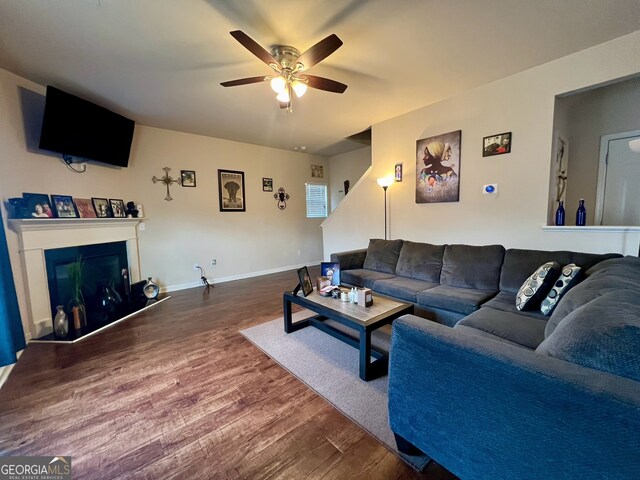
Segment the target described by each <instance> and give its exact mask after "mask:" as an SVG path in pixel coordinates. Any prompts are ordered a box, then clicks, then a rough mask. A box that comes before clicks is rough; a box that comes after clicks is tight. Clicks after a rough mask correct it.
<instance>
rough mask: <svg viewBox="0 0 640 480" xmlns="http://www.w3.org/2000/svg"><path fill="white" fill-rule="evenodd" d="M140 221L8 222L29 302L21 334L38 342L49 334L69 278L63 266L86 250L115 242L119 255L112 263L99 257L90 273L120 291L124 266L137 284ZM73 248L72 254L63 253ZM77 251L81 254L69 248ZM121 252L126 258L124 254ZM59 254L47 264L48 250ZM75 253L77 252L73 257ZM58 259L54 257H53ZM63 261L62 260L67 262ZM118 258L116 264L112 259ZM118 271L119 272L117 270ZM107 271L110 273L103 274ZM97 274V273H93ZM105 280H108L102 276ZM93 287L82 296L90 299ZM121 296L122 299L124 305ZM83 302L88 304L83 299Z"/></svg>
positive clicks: (101, 219)
mask: <svg viewBox="0 0 640 480" xmlns="http://www.w3.org/2000/svg"><path fill="white" fill-rule="evenodd" d="M142 220H143V219H139V218H100V219H62V218H59V219H58V218H47V219H12V220H9V225H10V226H11V228H12V230H14V231H15V232H16V233H17V234H18V237H19V243H20V257H21V263H22V277H23V280H24V290H25V294H26V300H27V315H28V322H27V323H28V326H29V328H28V330H27V331H26V332H25V333H26V335H27V338H28V339H29V340H31V339H36V338H41V337H43V336H46V335H47V334H50V333H51V332H52V331H53V323H52V318H53V314H54V312H55V307H56V305H61V304H64V302H65V300H64V299H63V298H62V297H63V296H65V295H66V293H65V289H67V288H68V278H65V276H66V272H65V271H66V270H67V269H66V268H65V266H64V264H65V262H67V264H68V261H74V260H75V259H76V258H77V252H79V251H81V249H82V248H85V247H86V248H88V249H89V250H88V252H90V253H92V252H94V249H96V250H95V251H99V250H100V249H102V248H103V247H105V246H107V248H110V247H108V246H109V245H111V244H114V243H117V244H119V247H118V249H119V251H120V253H117V254H114V256H113V258H111V259H110V260H108V259H104V258H101V255H100V254H97V257H98V258H97V259H96V260H95V262H96V264H94V265H93V266H92V267H91V271H92V272H94V273H91V272H89V275H93V276H100V277H101V276H103V275H104V276H109V277H110V279H111V280H114V285H115V287H116V291H118V293H124V283H123V281H122V277H121V276H119V275H120V274H121V269H122V268H124V266H126V265H128V271H129V279H130V281H131V283H135V282H140V280H141V275H140V256H139V253H138V228H137V227H138V224H140V223H141V222H142ZM68 248H71V250H67V249H68ZM73 248H78V249H80V250H72V249H73ZM122 248H124V254H123V253H122V251H123V250H122ZM56 250H60V251H61V252H62V254H61V257H60V259H61V260H60V259H59V260H60V263H59V264H58V265H57V266H56V262H58V260H53V264H52V266H50V267H48V266H47V257H50V256H51V255H52V254H51V253H50V252H51V251H54V252H55V251H56ZM74 252H75V253H74ZM55 256H56V255H55V254H53V257H55ZM65 258H66V260H65ZM116 258H117V260H116ZM51 268H52V269H53V274H54V275H53V277H54V278H56V279H57V280H56V284H52V283H51V282H50V279H49V275H48V270H50V269H51ZM117 269H120V271H118V272H116V270H117ZM106 271H110V272H111V273H108V274H107V273H105V272H106ZM96 272H97V273H96ZM104 280H107V279H106V278H105V279H104ZM92 288H93V287H87V289H86V290H85V288H83V290H82V291H83V294H84V293H85V292H86V293H87V295H88V296H90V295H93V294H94V292H92V291H91V289H92ZM124 300H125V298H124V297H123V301H124ZM85 302H87V303H88V302H89V300H88V299H87V298H85Z"/></svg>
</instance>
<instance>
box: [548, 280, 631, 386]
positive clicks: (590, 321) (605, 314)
mask: <svg viewBox="0 0 640 480" xmlns="http://www.w3.org/2000/svg"><path fill="white" fill-rule="evenodd" d="M639 346H640V296H639V295H638V293H637V292H632V291H631V290H625V289H622V290H617V291H609V292H607V293H604V294H603V295H600V296H599V297H598V298H596V299H595V300H592V301H590V302H587V303H586V304H584V305H582V306H581V307H578V308H576V309H575V310H574V311H572V312H571V313H569V314H568V315H567V316H566V317H564V318H563V319H562V320H561V321H560V323H559V324H558V326H557V327H556V328H555V330H554V331H553V333H552V334H551V335H549V336H548V337H547V338H546V339H545V340H544V342H542V343H541V344H540V346H539V347H538V348H537V349H536V352H538V353H541V354H545V355H549V356H551V357H555V358H559V359H561V360H565V361H567V362H572V363H577V364H579V365H582V366H585V367H589V368H595V369H597V370H602V371H605V372H610V373H613V374H615V375H619V376H622V377H626V378H630V379H632V380H635V381H640V355H638V349H639V348H640V347H639Z"/></svg>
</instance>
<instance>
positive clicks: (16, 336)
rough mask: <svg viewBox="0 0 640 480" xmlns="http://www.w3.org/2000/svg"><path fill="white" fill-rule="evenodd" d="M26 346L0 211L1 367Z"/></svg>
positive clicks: (14, 357) (13, 358)
mask: <svg viewBox="0 0 640 480" xmlns="http://www.w3.org/2000/svg"><path fill="white" fill-rule="evenodd" d="M25 346H26V345H25V343H24V331H23V330H22V320H21V319H20V310H19V309H18V296H17V295H16V287H15V285H14V283H13V273H12V272H11V263H10V262H9V249H8V248H7V236H6V234H5V232H4V223H3V222H2V211H0V367H2V366H4V365H10V364H12V363H16V352H19V351H20V350H22V349H23V348H24V347H25Z"/></svg>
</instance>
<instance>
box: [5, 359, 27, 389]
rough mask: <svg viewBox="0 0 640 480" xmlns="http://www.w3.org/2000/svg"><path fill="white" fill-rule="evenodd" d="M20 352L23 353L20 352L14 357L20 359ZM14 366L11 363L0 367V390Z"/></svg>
mask: <svg viewBox="0 0 640 480" xmlns="http://www.w3.org/2000/svg"><path fill="white" fill-rule="evenodd" d="M22 352H24V350H20V351H19V352H18V354H17V355H16V356H17V357H18V358H20V355H22ZM16 363H17V362H16ZM15 365H16V364H15V363H12V364H11V365H6V366H4V367H0V389H1V388H2V386H3V385H4V382H6V381H7V379H8V378H9V374H10V373H11V370H13V367H15Z"/></svg>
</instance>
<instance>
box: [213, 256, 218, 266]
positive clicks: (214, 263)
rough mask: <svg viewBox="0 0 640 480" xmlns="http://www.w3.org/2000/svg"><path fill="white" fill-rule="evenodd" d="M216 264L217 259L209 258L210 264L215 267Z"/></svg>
mask: <svg viewBox="0 0 640 480" xmlns="http://www.w3.org/2000/svg"><path fill="white" fill-rule="evenodd" d="M217 264H218V260H216V259H215V258H214V259H213V260H211V266H212V267H215V266H216V265H217Z"/></svg>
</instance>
